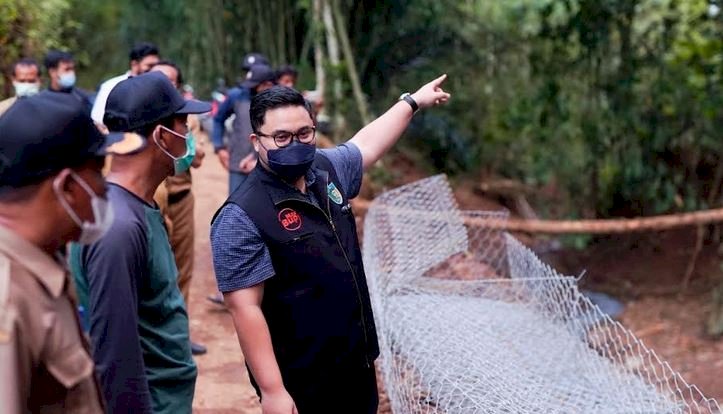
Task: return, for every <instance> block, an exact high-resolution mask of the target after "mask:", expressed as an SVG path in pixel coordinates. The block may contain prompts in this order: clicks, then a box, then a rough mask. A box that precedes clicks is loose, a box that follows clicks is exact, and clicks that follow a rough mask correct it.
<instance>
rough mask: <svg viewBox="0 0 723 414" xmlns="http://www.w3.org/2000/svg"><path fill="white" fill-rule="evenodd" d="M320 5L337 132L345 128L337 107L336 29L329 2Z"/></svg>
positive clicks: (338, 60)
mask: <svg viewBox="0 0 723 414" xmlns="http://www.w3.org/2000/svg"><path fill="white" fill-rule="evenodd" d="M322 5H323V8H322V18H323V21H324V28H325V29H326V48H327V52H328V53H329V62H330V63H331V67H332V68H333V70H332V79H334V83H333V88H334V89H333V92H334V95H333V96H334V102H332V110H333V111H334V114H333V119H334V127H335V130H336V131H339V130H343V129H345V127H346V121H345V120H344V116H343V115H342V114H341V112H340V111H339V106H340V103H341V100H342V91H341V79H340V77H339V72H340V71H339V67H340V66H341V59H340V58H339V43H338V42H337V35H336V28H335V27H334V18H333V17H332V10H331V6H330V5H329V0H322ZM334 135H337V134H334Z"/></svg>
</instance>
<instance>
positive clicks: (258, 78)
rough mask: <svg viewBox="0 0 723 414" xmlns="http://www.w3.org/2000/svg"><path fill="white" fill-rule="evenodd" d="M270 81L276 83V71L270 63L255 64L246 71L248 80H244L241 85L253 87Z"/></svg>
mask: <svg viewBox="0 0 723 414" xmlns="http://www.w3.org/2000/svg"><path fill="white" fill-rule="evenodd" d="M268 81H271V82H274V83H276V71H275V70H273V69H271V66H268V65H253V66H251V69H249V71H248V73H246V80H244V81H243V83H242V84H241V86H243V87H244V88H249V89H253V88H255V87H257V86H259V85H261V84H262V83H264V82H268Z"/></svg>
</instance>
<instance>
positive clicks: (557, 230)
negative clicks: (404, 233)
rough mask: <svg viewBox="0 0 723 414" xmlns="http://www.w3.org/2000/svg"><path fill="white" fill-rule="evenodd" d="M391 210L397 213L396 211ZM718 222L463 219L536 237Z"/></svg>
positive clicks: (704, 214)
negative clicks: (531, 234) (537, 235)
mask: <svg viewBox="0 0 723 414" xmlns="http://www.w3.org/2000/svg"><path fill="white" fill-rule="evenodd" d="M370 204H371V202H369V201H367V200H355V201H354V204H353V206H354V209H355V210H357V211H366V210H368V209H369V206H370ZM382 206H383V205H382ZM392 208H394V207H392ZM394 209H395V210H397V209H398V208H394ZM414 213H415V214H430V213H429V212H421V211H415V212H414ZM718 222H723V208H717V209H711V210H701V211H694V212H689V213H676V214H666V215H659V216H651V217H634V218H619V219H599V220H539V219H532V220H527V219H516V218H510V219H504V220H494V219H489V218H486V219H480V218H475V217H466V218H465V224H467V225H470V226H481V227H487V228H494V229H501V230H507V231H511V232H523V233H540V234H615V233H633V232H648V231H663V230H672V229H676V228H681V227H688V226H695V225H703V224H710V223H718Z"/></svg>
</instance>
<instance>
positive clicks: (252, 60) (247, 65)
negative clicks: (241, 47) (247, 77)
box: [241, 53, 269, 70]
mask: <svg viewBox="0 0 723 414" xmlns="http://www.w3.org/2000/svg"><path fill="white" fill-rule="evenodd" d="M253 65H266V66H269V60H268V59H267V58H266V56H264V55H262V54H261V53H248V54H247V55H246V56H244V59H243V61H242V62H241V69H243V70H249V69H251V66H253Z"/></svg>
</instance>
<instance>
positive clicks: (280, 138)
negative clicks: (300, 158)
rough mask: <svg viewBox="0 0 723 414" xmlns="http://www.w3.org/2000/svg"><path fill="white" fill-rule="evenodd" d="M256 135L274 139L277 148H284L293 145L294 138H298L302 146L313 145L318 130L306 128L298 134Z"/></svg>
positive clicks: (283, 132) (287, 132) (258, 133)
mask: <svg viewBox="0 0 723 414" xmlns="http://www.w3.org/2000/svg"><path fill="white" fill-rule="evenodd" d="M256 135H258V136H260V137H267V138H273V139H274V143H275V144H276V146H277V147H279V148H284V147H288V146H289V145H291V142H293V141H294V138H296V140H297V141H299V142H301V143H302V144H311V143H312V142H313V141H314V138H315V137H316V128H315V127H313V126H306V127H303V128H301V129H300V130H298V131H296V133H293V132H289V131H278V132H276V133H275V134H272V135H266V134H262V133H260V132H257V133H256Z"/></svg>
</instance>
